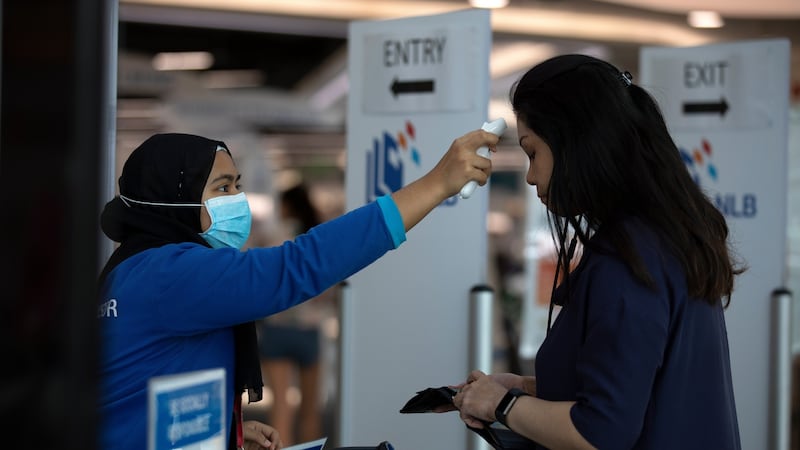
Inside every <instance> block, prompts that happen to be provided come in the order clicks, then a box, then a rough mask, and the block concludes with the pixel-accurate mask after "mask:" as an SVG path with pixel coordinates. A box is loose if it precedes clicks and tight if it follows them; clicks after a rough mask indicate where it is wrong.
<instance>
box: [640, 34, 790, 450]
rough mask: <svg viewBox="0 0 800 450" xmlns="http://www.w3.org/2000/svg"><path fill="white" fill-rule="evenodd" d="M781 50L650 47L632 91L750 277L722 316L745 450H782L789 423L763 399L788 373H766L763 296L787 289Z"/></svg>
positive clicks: (784, 50)
mask: <svg viewBox="0 0 800 450" xmlns="http://www.w3.org/2000/svg"><path fill="white" fill-rule="evenodd" d="M789 48H790V45H789V41H788V40H784V39H774V40H758V41H747V42H737V43H727V44H715V45H708V46H700V47H691V48H655V47H650V48H645V49H643V50H642V52H641V61H640V64H641V81H639V84H640V85H641V86H643V87H644V88H646V89H648V90H649V91H650V92H651V93H652V94H653V95H654V96H655V97H656V99H657V100H658V101H659V104H660V106H661V108H662V110H663V113H664V117H665V119H666V121H667V125H668V126H669V128H670V131H671V133H672V136H673V138H674V139H675V142H676V144H677V145H678V147H679V148H680V150H681V153H682V154H683V156H684V159H685V161H686V165H687V167H688V168H689V170H690V172H691V173H692V174H693V175H694V176H695V179H696V181H697V182H698V183H699V184H700V186H701V187H702V188H703V189H704V190H705V191H706V192H707V193H708V194H709V195H710V196H711V198H712V199H713V200H714V201H715V202H716V205H717V207H718V208H719V209H720V210H721V211H722V212H723V214H724V215H725V217H726V219H727V222H728V225H729V227H730V229H731V239H730V240H731V242H732V244H733V245H734V246H735V248H736V255H737V256H739V257H742V258H743V259H744V260H745V262H746V264H747V266H748V267H749V269H748V270H747V272H745V274H744V275H742V276H740V277H739V278H738V279H737V280H736V284H735V286H734V293H733V297H732V299H731V303H730V307H729V308H728V310H727V312H726V320H727V327H728V337H729V343H730V351H731V365H732V370H733V383H734V391H735V395H736V408H737V415H738V418H739V428H740V432H741V439H742V448H743V449H748V450H749V449H752V450H755V449H766V448H775V449H776V450H777V449H779V448H780V449H781V450H783V449H782V448H781V446H780V445H776V443H779V442H781V441H783V439H780V438H778V439H776V438H777V436H775V433H781V431H776V430H782V429H785V426H784V425H783V424H780V423H777V424H776V423H775V421H776V420H788V419H787V418H786V415H785V414H783V415H779V416H776V415H774V414H772V411H774V410H775V408H773V407H771V405H770V402H771V401H774V400H775V399H776V398H781V396H785V398H789V395H790V392H783V393H778V394H772V395H771V393H772V387H771V384H772V382H773V380H774V379H776V378H775V376H776V374H775V370H782V371H787V370H789V369H788V368H786V367H783V366H781V367H779V368H773V367H772V365H773V364H776V363H780V361H782V359H780V358H771V357H770V355H771V354H772V353H773V352H776V351H778V350H779V349H776V348H773V346H774V344H773V342H776V341H774V340H773V339H771V325H772V324H773V323H774V322H773V318H772V311H773V308H772V302H771V296H772V292H773V290H775V289H776V288H779V287H781V286H784V285H785V282H786V280H785V276H786V186H787V181H786V179H787V166H786V161H787V145H788V144H787V136H788V131H787V123H788V113H789ZM781 314H787V313H785V312H782V313H781ZM785 375H786V376H787V377H788V376H790V374H788V373H787V374H785ZM780 379H783V378H780ZM703 382H714V381H713V380H706V381H703ZM785 425H786V426H788V424H785ZM770 443H772V445H775V446H774V447H770Z"/></svg>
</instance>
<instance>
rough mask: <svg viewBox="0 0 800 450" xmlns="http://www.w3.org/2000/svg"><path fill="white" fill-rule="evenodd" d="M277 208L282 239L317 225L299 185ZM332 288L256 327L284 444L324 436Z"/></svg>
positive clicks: (273, 417) (273, 419) (313, 209)
mask: <svg viewBox="0 0 800 450" xmlns="http://www.w3.org/2000/svg"><path fill="white" fill-rule="evenodd" d="M278 206H279V210H280V216H279V223H280V229H281V230H282V233H281V236H279V240H280V241H284V240H291V239H294V238H295V237H296V236H299V235H301V234H304V233H307V232H308V231H309V230H311V229H312V228H314V227H315V226H317V225H318V224H319V223H320V222H321V220H320V214H319V212H318V210H317V208H316V207H315V206H314V204H313V202H312V200H311V195H310V193H309V189H308V186H306V185H305V184H304V183H302V182H301V183H298V184H296V185H294V186H292V187H290V188H288V189H286V190H284V191H283V192H281V194H280V199H279V204H278ZM336 289H337V288H336V287H331V288H329V289H327V290H326V291H325V292H323V293H322V294H320V295H319V296H317V297H314V298H313V299H311V300H309V301H306V302H303V303H301V304H299V305H297V306H295V307H293V308H289V309H287V310H286V311H283V312H280V313H278V314H273V315H271V316H268V317H266V318H264V320H263V321H262V322H261V324H260V326H259V329H258V331H259V351H260V353H261V371H262V372H263V376H264V381H265V383H266V384H268V385H269V387H270V389H271V390H272V394H273V395H272V397H273V400H272V406H271V409H270V414H269V418H270V420H269V422H270V423H271V424H272V425H273V426H274V427H275V428H276V429H277V430H278V432H279V433H280V435H281V437H282V439H283V442H284V443H286V444H287V445H293V444H294V443H297V442H307V441H311V440H314V439H317V438H319V437H321V436H322V434H323V432H322V425H321V422H322V412H321V408H320V387H321V385H322V379H321V364H320V359H321V358H320V341H321V336H320V326H321V322H322V320H323V319H324V318H325V317H327V314H326V310H329V309H330V307H331V303H332V302H333V301H334V298H333V297H334V296H335V294H336V292H335V291H336ZM295 380H297V382H296V383H295ZM294 386H296V387H297V388H298V390H299V393H300V402H299V405H297V406H298V408H297V410H296V411H295V408H294V406H295V405H292V403H293V402H292V399H291V398H290V391H291V388H292V387H294Z"/></svg>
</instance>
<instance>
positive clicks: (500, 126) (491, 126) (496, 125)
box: [459, 118, 506, 198]
mask: <svg viewBox="0 0 800 450" xmlns="http://www.w3.org/2000/svg"><path fill="white" fill-rule="evenodd" d="M481 130H484V131H488V132H489V133H492V134H494V135H496V136H500V135H502V134H503V133H504V132H505V131H506V121H505V120H504V119H502V118H500V119H497V120H493V121H491V122H484V123H483V126H482V127H481ZM477 153H478V154H479V155H480V156H483V157H484V158H488V157H489V147H486V146H483V147H481V148H479V149H478V150H477ZM476 187H478V182H477V181H475V180H472V181H469V182H468V183H467V184H465V185H464V187H462V188H461V192H460V193H459V196H460V197H461V198H469V197H470V196H471V195H472V193H473V192H475V188H476Z"/></svg>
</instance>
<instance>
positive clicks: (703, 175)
mask: <svg viewBox="0 0 800 450" xmlns="http://www.w3.org/2000/svg"><path fill="white" fill-rule="evenodd" d="M678 151H680V154H681V158H682V159H683V162H684V164H686V168H687V169H688V170H689V174H690V175H691V176H692V178H694V181H695V183H697V185H698V186H700V187H701V188H702V187H704V186H705V185H706V184H707V183H708V182H711V183H714V184H716V183H717V181H718V178H719V174H718V172H717V166H716V165H715V164H714V161H713V159H712V156H713V148H712V146H711V143H710V142H709V141H708V140H707V139H705V138H703V139H701V140H700V146H699V147H695V148H693V149H692V150H691V151H689V150H687V149H686V148H684V147H678ZM714 202H715V204H716V206H717V208H718V209H719V210H720V211H721V212H722V214H724V215H725V216H728V217H734V218H748V219H749V218H753V217H755V216H756V213H757V211H758V208H757V202H756V195H755V194H740V193H719V192H718V193H716V194H714Z"/></svg>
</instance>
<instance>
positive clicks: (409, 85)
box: [391, 78, 434, 97]
mask: <svg viewBox="0 0 800 450" xmlns="http://www.w3.org/2000/svg"><path fill="white" fill-rule="evenodd" d="M433 87H434V83H433V80H410V81H399V80H398V79H397V78H395V79H394V81H393V82H392V86H391V91H392V94H394V96H395V97H397V95H398V94H424V93H428V92H433Z"/></svg>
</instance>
